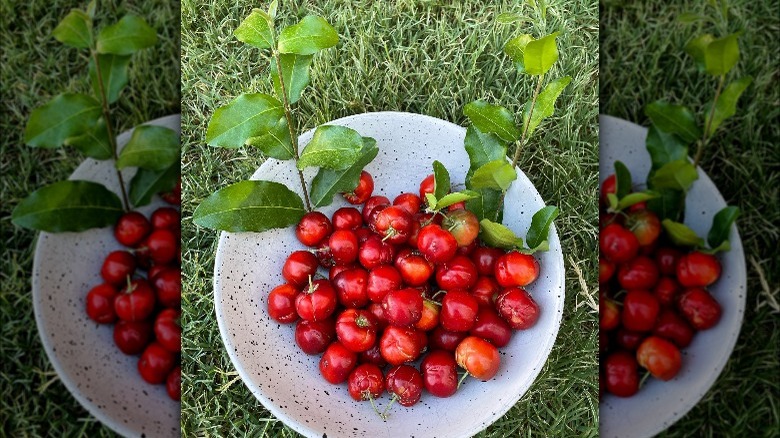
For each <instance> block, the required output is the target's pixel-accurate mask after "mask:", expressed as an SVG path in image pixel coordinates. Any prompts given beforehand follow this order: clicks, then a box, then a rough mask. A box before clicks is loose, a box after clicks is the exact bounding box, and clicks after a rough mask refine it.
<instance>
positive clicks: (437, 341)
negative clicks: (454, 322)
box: [428, 325, 469, 351]
mask: <svg viewBox="0 0 780 438" xmlns="http://www.w3.org/2000/svg"><path fill="white" fill-rule="evenodd" d="M468 335H469V334H468V332H451V331H449V330H445V329H444V327H442V326H441V325H439V326H438V327H436V328H435V329H433V331H432V332H431V334H430V335H429V336H428V345H430V347H431V349H438V350H447V351H455V349H456V348H458V344H460V341H462V340H464V339H466V337H467V336H468Z"/></svg>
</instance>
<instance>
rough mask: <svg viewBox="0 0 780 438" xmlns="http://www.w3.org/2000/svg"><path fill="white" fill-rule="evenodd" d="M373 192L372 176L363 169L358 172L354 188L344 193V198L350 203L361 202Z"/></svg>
mask: <svg viewBox="0 0 780 438" xmlns="http://www.w3.org/2000/svg"><path fill="white" fill-rule="evenodd" d="M372 193H374V178H373V177H372V176H371V174H370V173H368V172H366V171H365V170H364V171H362V172H360V180H359V181H358V185H357V187H355V190H353V191H351V192H349V193H344V199H346V200H347V202H349V203H350V204H353V205H357V204H362V203H364V202H366V200H368V198H370V197H371V194H372Z"/></svg>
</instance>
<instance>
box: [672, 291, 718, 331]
mask: <svg viewBox="0 0 780 438" xmlns="http://www.w3.org/2000/svg"><path fill="white" fill-rule="evenodd" d="M677 308H678V309H680V313H682V315H683V316H684V317H685V319H686V320H687V321H688V322H689V323H690V324H691V326H693V328H695V329H696V330H707V329H709V328H712V327H714V326H715V324H717V323H718V321H720V315H721V308H720V304H718V302H717V301H716V300H715V298H713V297H712V295H710V293H709V292H707V291H706V290H704V289H701V288H692V289H687V290H685V291H684V292H683V293H682V294H680V296H679V298H678V299H677Z"/></svg>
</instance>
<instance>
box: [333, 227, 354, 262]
mask: <svg viewBox="0 0 780 438" xmlns="http://www.w3.org/2000/svg"><path fill="white" fill-rule="evenodd" d="M328 247H330V252H331V255H332V256H333V261H335V262H336V264H337V265H347V264H350V263H352V262H354V261H355V260H357V258H358V240H357V235H356V234H355V232H354V231H349V230H336V231H334V232H333V234H331V235H330V239H328Z"/></svg>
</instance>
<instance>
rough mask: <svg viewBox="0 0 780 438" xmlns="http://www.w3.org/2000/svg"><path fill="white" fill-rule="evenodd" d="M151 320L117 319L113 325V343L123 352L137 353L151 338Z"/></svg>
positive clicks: (142, 349)
mask: <svg viewBox="0 0 780 438" xmlns="http://www.w3.org/2000/svg"><path fill="white" fill-rule="evenodd" d="M152 333H153V327H152V322H151V321H125V320H119V321H118V322H117V323H116V325H115V326H114V344H116V346H117V347H118V348H119V351H121V352H122V353H124V354H128V355H130V354H138V353H140V352H142V351H144V349H145V348H146V346H147V345H149V342H150V341H151V340H152Z"/></svg>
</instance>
